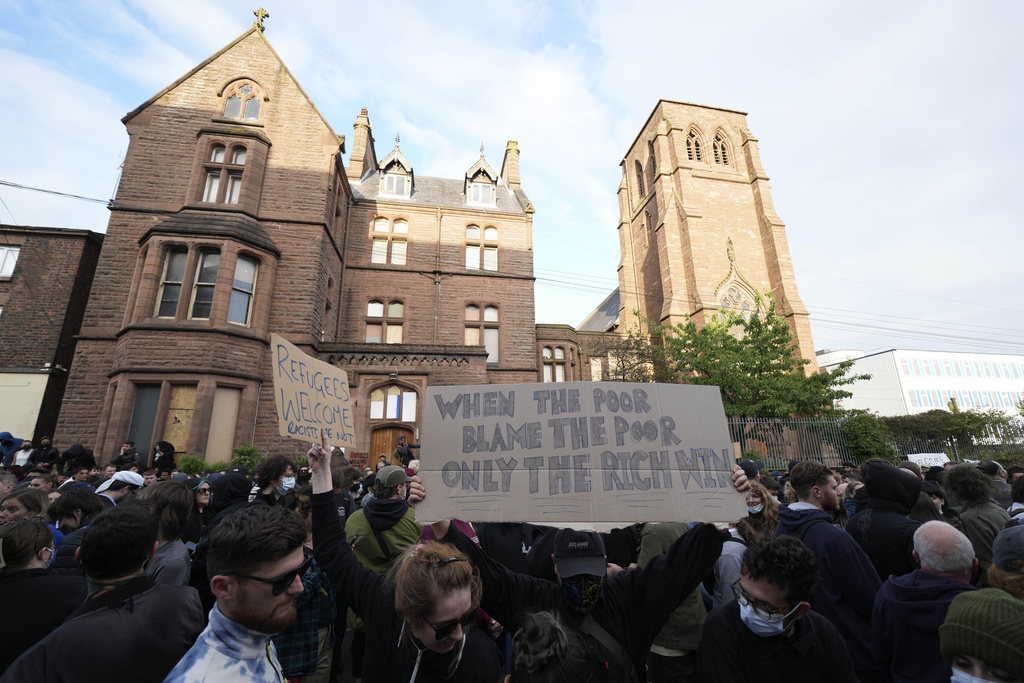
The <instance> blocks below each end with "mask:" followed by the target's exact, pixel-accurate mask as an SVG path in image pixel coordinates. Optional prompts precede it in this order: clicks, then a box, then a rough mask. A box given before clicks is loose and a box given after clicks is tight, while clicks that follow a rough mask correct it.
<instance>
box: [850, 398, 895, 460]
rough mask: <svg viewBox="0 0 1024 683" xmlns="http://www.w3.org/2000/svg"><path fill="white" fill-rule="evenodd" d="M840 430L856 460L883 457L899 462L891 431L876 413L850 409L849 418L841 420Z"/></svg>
mask: <svg viewBox="0 0 1024 683" xmlns="http://www.w3.org/2000/svg"><path fill="white" fill-rule="evenodd" d="M842 430H843V436H845V437H846V446H847V448H849V449H850V453H851V454H852V455H853V456H854V457H855V458H857V460H861V461H863V460H866V459H868V458H883V459H885V460H888V461H890V462H892V463H893V464H895V463H897V462H899V456H898V454H897V453H896V448H895V447H894V446H893V437H892V432H891V431H890V430H889V427H888V426H887V425H886V424H885V422H883V421H882V420H880V419H879V418H878V416H877V415H872V414H871V413H867V412H863V411H859V410H858V411H851V414H850V416H849V418H848V419H847V420H846V421H845V422H843V427H842Z"/></svg>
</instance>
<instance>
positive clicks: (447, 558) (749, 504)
mask: <svg viewBox="0 0 1024 683" xmlns="http://www.w3.org/2000/svg"><path fill="white" fill-rule="evenodd" d="M15 441H16V440H14V439H12V438H10V434H8V433H6V432H3V433H0V449H3V457H4V463H5V467H4V469H3V470H0V602H2V604H4V605H6V606H8V614H10V615H12V616H13V617H15V620H16V621H17V624H18V626H17V628H15V629H9V630H8V631H9V632H8V634H7V636H6V637H5V638H2V639H0V672H2V674H0V683H7V682H8V681H10V682H12V683H13V682H18V683H21V682H30V681H81V680H93V678H96V679H97V680H98V677H100V676H102V677H103V678H105V679H110V680H133V681H171V682H173V683H178V682H185V681H275V682H278V683H280V682H282V681H285V680H288V681H303V682H306V681H316V682H319V683H328V682H331V681H338V680H341V676H342V671H343V668H344V667H343V664H345V665H347V668H348V669H349V675H351V676H352V678H353V679H354V680H355V681H357V682H360V681H362V680H364V679H365V681H367V682H368V683H375V682H378V681H384V682H390V681H402V682H405V681H410V682H416V681H421V682H422V681H453V682H459V681H474V682H476V681H480V682H482V683H497V682H498V681H513V682H515V683H518V682H519V681H535V682H541V683H544V682H547V681H551V682H554V681H559V682H563V681H564V682H567V683H576V682H579V683H583V682H587V681H590V682H593V683H600V682H602V681H614V682H616V683H618V682H620V681H621V682H630V683H632V682H633V681H645V680H647V681H653V682H654V683H666V682H672V681H708V682H714V681H723V682H725V681H748V680H749V681H758V682H770V681H794V680H801V679H803V678H807V679H808V680H826V681H830V682H831V681H851V682H852V681H859V682H860V683H868V682H874V681H879V682H882V681H886V682H888V681H893V682H910V681H914V682H919V681H924V682H929V681H936V682H939V681H941V682H943V683H945V682H946V681H954V682H957V683H959V682H961V681H963V682H966V681H999V682H1001V683H1006V682H1009V681H1018V682H1024V476H1021V475H1022V474H1024V469H1021V468H1009V469H1006V468H1003V467H1002V466H1001V465H999V463H997V462H994V461H983V462H982V463H977V464H975V463H948V464H947V465H946V466H945V467H932V468H926V469H925V470H924V471H922V469H921V468H920V467H919V466H917V465H916V464H914V463H912V462H904V463H900V464H899V466H894V465H892V464H890V463H887V462H884V461H882V460H877V459H870V460H868V461H866V462H863V463H860V464H859V465H854V464H853V463H844V464H843V466H841V467H836V468H829V467H827V466H826V465H824V464H822V463H821V462H816V461H800V462H797V461H794V462H791V463H790V465H789V467H788V469H787V470H786V471H785V472H782V471H775V472H771V473H768V472H766V471H764V468H763V466H762V463H760V462H752V461H744V462H742V463H740V464H739V465H737V466H735V467H734V469H733V484H734V486H735V487H736V489H737V490H738V491H739V492H740V494H742V496H743V498H744V499H745V501H746V515H745V516H743V517H742V518H741V519H737V520H735V522H734V523H733V524H729V525H724V524H720V525H714V524H707V523H702V522H700V521H698V520H679V521H677V522H665V523H658V524H655V523H648V524H646V525H645V524H630V523H628V520H624V524H623V526H622V527H621V528H617V529H612V530H611V531H609V532H607V533H596V532H590V531H579V530H574V529H556V528H547V527H539V526H535V525H531V524H526V523H480V524H471V523H469V521H464V520H447V521H442V522H438V523H434V524H430V525H426V526H424V525H423V524H421V523H420V522H419V521H417V519H416V512H415V506H416V504H417V503H418V502H419V501H420V500H422V499H423V498H424V497H425V496H427V495H430V494H429V492H427V491H426V490H425V489H424V487H423V485H422V484H421V482H420V480H419V477H418V476H417V469H418V465H419V461H418V460H416V459H415V458H414V457H412V456H413V453H412V449H413V448H418V446H416V445H413V444H407V443H400V444H399V446H398V447H396V452H395V453H393V454H392V457H391V458H387V457H386V456H382V458H381V461H380V462H379V463H375V466H374V467H372V468H368V469H365V470H359V469H357V468H355V467H350V466H348V463H347V461H345V459H344V457H343V456H339V455H337V454H336V455H334V456H333V457H332V454H331V453H330V452H329V451H328V449H327V448H326V444H320V445H314V446H313V447H312V448H310V450H309V451H308V452H307V453H306V454H305V456H304V457H300V458H295V459H292V458H287V457H284V456H273V457H269V458H266V459H264V460H263V461H262V462H260V463H259V465H258V466H257V467H256V468H255V470H254V471H253V472H251V473H250V472H249V471H248V470H247V469H246V468H244V467H238V468H233V469H232V470H231V471H226V472H204V473H203V474H202V475H200V476H193V477H190V476H187V475H185V474H183V473H180V472H178V471H177V469H176V464H175V461H174V455H175V450H174V446H173V445H172V444H169V443H167V442H160V443H158V444H157V447H156V449H155V451H154V452H153V454H152V457H146V456H144V455H140V454H139V453H138V452H137V451H136V450H135V448H134V444H131V443H130V442H126V443H125V444H124V446H123V447H122V448H121V450H120V452H118V453H117V454H115V455H114V456H113V457H112V458H110V461H109V463H107V464H105V465H101V466H97V463H96V462H95V456H94V454H93V452H92V451H91V450H89V449H88V448H85V447H84V446H83V445H81V444H74V445H72V446H71V447H69V448H68V449H67V450H65V451H63V452H59V451H58V449H57V448H55V447H54V446H53V444H52V441H51V440H50V439H42V440H40V444H39V446H38V447H32V445H31V444H28V447H27V448H26V447H25V443H24V442H19V443H14V442H15ZM26 451H27V452H26ZM434 495H437V494H434ZM726 526H728V528H727V529H726V528H725V527H726ZM348 630H351V632H352V635H351V637H350V638H349V639H348V642H349V646H348V647H347V648H346V647H343V645H342V644H343V642H346V639H345V638H344V635H345V633H346V631H348ZM92 651H95V652H97V653H98V654H99V653H102V657H101V658H97V660H96V661H95V671H96V674H95V675H92V674H86V673H84V672H83V668H82V662H81V659H82V654H83V652H92Z"/></svg>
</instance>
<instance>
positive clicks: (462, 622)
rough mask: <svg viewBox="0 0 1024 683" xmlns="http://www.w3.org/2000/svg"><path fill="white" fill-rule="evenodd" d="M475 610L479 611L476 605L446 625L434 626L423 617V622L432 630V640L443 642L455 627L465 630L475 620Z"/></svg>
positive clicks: (456, 558) (455, 558)
mask: <svg viewBox="0 0 1024 683" xmlns="http://www.w3.org/2000/svg"><path fill="white" fill-rule="evenodd" d="M450 559H451V560H452V561H454V560H461V559H463V558H461V557H453V558H450ZM477 609H479V607H478V606H477V605H473V606H472V607H470V608H469V611H468V612H466V613H465V614H463V615H462V616H461V617H459V618H458V619H456V620H455V621H449V622H448V623H446V624H438V625H436V626H435V625H434V624H432V623H431V622H430V619H427V618H426V617H423V621H425V622H426V623H427V626H429V627H430V628H432V629H434V638H436V639H437V640H444V639H445V638H447V637H448V636H450V635H451V634H452V633H454V632H455V627H456V626H461V627H462V630H463V631H465V630H467V629H468V628H469V627H470V626H471V625H472V624H473V622H474V621H475V620H476V611H477Z"/></svg>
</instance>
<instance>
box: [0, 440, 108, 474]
mask: <svg viewBox="0 0 1024 683" xmlns="http://www.w3.org/2000/svg"><path fill="white" fill-rule="evenodd" d="M0 436H2V435H0ZM83 467H85V468H87V469H92V468H93V467H96V458H95V457H94V456H93V454H92V451H91V450H89V449H88V448H86V447H85V446H83V445H82V444H80V443H76V444H74V445H72V446H71V448H69V449H67V450H66V451H64V453H63V454H62V455H61V456H60V462H59V463H58V464H57V472H67V473H69V474H74V473H75V472H77V471H78V470H80V469H82V468H83Z"/></svg>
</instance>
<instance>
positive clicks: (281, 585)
mask: <svg viewBox="0 0 1024 683" xmlns="http://www.w3.org/2000/svg"><path fill="white" fill-rule="evenodd" d="M312 561H313V556H312V555H310V556H309V557H307V558H306V559H305V560H303V561H302V564H300V565H299V566H298V567H296V568H295V569H292V570H291V571H289V572H285V573H284V574H281V576H275V577H274V578H272V579H265V578H263V577H262V576H249V575H248V574H243V573H242V572H224V574H223V576H241V577H242V578H243V579H252V580H253V581H259V582H260V583H269V584H270V585H271V592H272V593H273V594H274V595H280V594H281V593H284V592H285V591H286V590H288V586H290V585H292V581H294V580H295V577H296V576H304V575H305V574H306V570H307V569H309V565H310V563H311V562H312ZM449 633H450V631H449Z"/></svg>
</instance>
